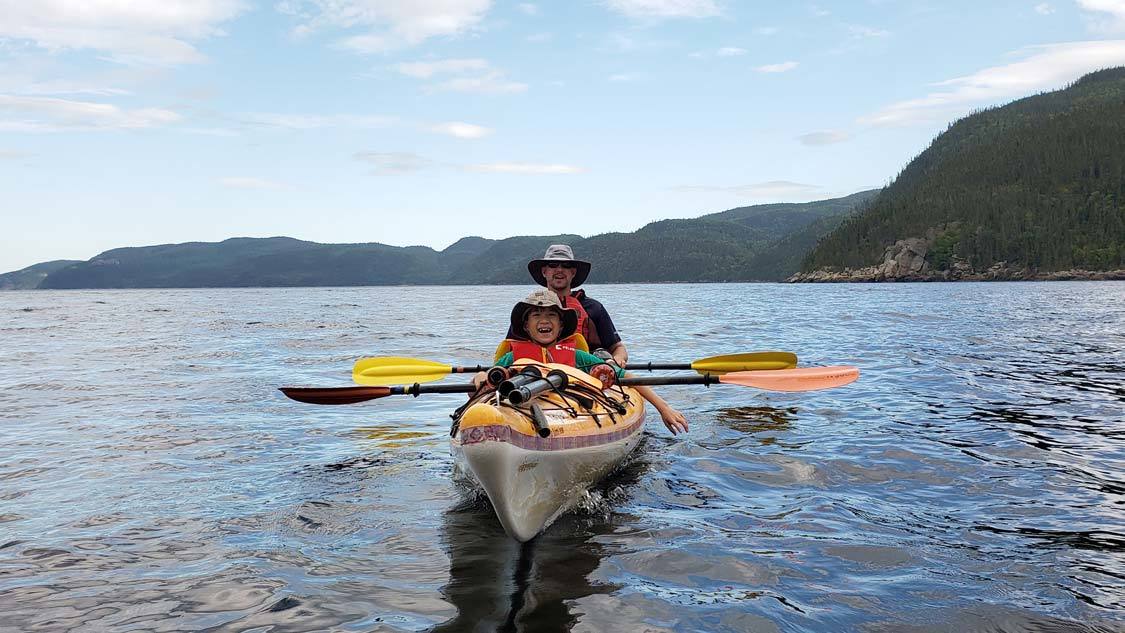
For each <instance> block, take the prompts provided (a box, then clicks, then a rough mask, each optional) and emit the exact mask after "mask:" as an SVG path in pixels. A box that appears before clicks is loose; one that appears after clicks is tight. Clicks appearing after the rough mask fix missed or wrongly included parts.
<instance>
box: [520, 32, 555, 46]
mask: <svg viewBox="0 0 1125 633" xmlns="http://www.w3.org/2000/svg"><path fill="white" fill-rule="evenodd" d="M554 37H555V36H554V35H552V34H550V33H546V32H544V33H532V34H531V35H528V36H527V37H526V38H524V39H526V40H527V41H528V42H531V43H532V44H542V43H543V42H550V41H551V40H552V39H554Z"/></svg>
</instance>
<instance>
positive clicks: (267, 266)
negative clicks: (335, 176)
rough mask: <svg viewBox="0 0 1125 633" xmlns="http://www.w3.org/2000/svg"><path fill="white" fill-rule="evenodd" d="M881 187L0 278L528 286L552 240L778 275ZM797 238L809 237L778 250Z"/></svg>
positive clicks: (719, 273) (47, 282) (179, 255)
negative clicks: (684, 215) (641, 216)
mask: <svg viewBox="0 0 1125 633" xmlns="http://www.w3.org/2000/svg"><path fill="white" fill-rule="evenodd" d="M875 193H876V191H875V190H872V191H864V192H860V193H857V194H853V195H851V196H847V197H844V198H835V199H831V200H821V201H816V202H808V203H800V204H775V205H757V206H751V207H741V208H738V209H731V210H729V211H724V212H722V213H719V214H713V215H710V216H704V217H702V218H695V219H687V220H663V221H660V222H653V223H652V224H649V225H647V226H645V227H643V228H641V229H639V230H637V231H634V232H632V233H606V234H603V235H595V236H593V237H589V238H583V237H580V236H578V235H548V236H521V237H513V238H508V239H504V240H489V239H484V238H480V237H467V238H463V239H461V240H459V241H458V242H457V243H455V244H453V245H452V246H450V247H448V248H446V249H445V250H443V251H435V250H433V249H431V248H428V247H424V246H411V247H406V248H400V247H396V246H388V245H385V244H376V243H369V244H317V243H315V242H305V241H301V240H296V239H292V238H288V237H274V238H234V239H229V240H225V241H223V242H192V243H185V244H166V245H161V246H146V247H136V248H119V249H114V250H111V251H106V252H104V253H102V254H100V255H98V256H97V257H94V258H93V259H91V260H90V261H87V262H77V263H68V264H67V265H65V266H62V267H59V268H58V269H57V270H53V271H52V272H50V274H48V275H46V278H45V279H44V278H43V277H42V275H40V276H39V277H38V278H34V277H30V276H28V275H26V274H17V273H9V274H8V275H0V284H3V282H4V279H5V278H10V279H13V280H15V279H16V278H17V277H18V278H19V279H34V280H35V281H36V283H37V284H38V287H40V288H199V287H220V286H227V287H247V286H368V285H425V284H521V283H528V276H527V268H526V266H527V262H528V261H529V260H531V259H534V258H536V257H541V256H542V255H543V252H544V251H545V250H546V248H547V246H548V245H549V244H556V243H566V244H570V245H571V246H572V247H573V248H574V251H575V253H576V254H577V255H578V256H579V257H581V258H583V259H587V260H588V261H591V262H593V264H594V271H593V274H592V275H591V277H590V281H591V282H594V283H607V282H663V281H681V282H691V281H777V280H780V279H783V278H784V277H786V276H788V275H790V274H792V273H795V272H796V271H797V266H798V263H799V261H800V256H801V255H803V254H804V252H805V251H807V249H808V248H810V247H811V246H812V244H813V243H814V242H815V238H818V237H820V236H821V235H823V234H824V232H826V231H827V230H829V229H830V228H831V224H825V223H824V221H825V220H833V219H836V218H839V217H840V216H841V214H846V213H849V212H850V211H852V210H853V209H854V208H855V206H856V205H857V204H860V203H862V202H863V201H866V200H869V199H871V197H872V196H874V195H875ZM797 234H800V235H802V236H804V237H803V238H802V239H801V240H797V241H795V242H786V243H787V244H788V245H789V246H788V247H787V248H785V249H783V250H778V249H777V245H778V244H780V243H782V242H783V241H784V240H786V239H787V238H790V236H793V235H797ZM810 236H813V237H810ZM794 245H796V246H794ZM794 248H800V249H801V250H799V251H797V250H794ZM40 280H41V281H40ZM13 283H14V281H13ZM12 287H18V286H12ZM25 287H26V286H25Z"/></svg>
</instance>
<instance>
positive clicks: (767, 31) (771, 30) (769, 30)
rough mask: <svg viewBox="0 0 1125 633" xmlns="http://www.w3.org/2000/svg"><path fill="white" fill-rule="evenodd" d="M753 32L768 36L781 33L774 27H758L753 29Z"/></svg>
mask: <svg viewBox="0 0 1125 633" xmlns="http://www.w3.org/2000/svg"><path fill="white" fill-rule="evenodd" d="M754 32H755V33H757V34H758V35H766V36H769V35H777V34H778V33H780V32H781V29H779V28H777V27H776V26H759V27H758V28H756V29H754Z"/></svg>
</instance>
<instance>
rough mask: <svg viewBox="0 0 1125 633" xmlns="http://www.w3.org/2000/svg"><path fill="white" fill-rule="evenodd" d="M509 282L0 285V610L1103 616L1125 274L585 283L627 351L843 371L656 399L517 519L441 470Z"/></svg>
mask: <svg viewBox="0 0 1125 633" xmlns="http://www.w3.org/2000/svg"><path fill="white" fill-rule="evenodd" d="M529 289H530V288H529V287H485V288H347V289H339V288H326V289H249V290H246V289H220V290H138V291H74V292H59V291H55V292H47V291H41V292H7V293H0V613H2V614H3V616H2V617H0V631H31V630H47V631H62V630H75V631H100V630H111V631H133V630H145V631H173V630H175V631H182V630H202V629H209V630H211V629H213V630H230V631H241V630H246V631H299V630H333V631H417V630H436V631H462V630H477V631H493V630H501V631H519V630H522V631H564V630H572V631H610V630H613V631H806V630H812V631H842V630H863V631H954V630H955V631H1021V630H1036V631H1045V630H1052V631H1125V608H1123V607H1122V605H1123V604H1125V426H1123V420H1125V284H1123V283H1115V282H1105V283H1051V284H1044V283H1013V284H1006V283H994V284H969V283H965V284H901V285H846V286H845V285H832V286H785V285H769V284H762V285H634V286H600V287H598V286H595V287H592V288H591V289H590V293H591V295H593V296H595V297H598V298H600V299H602V300H603V301H604V302H605V303H606V304H607V307H608V308H609V309H610V311H611V313H612V314H613V315H614V316H615V318H616V321H617V324H618V326H619V328H620V329H621V331H622V332H623V334H624V335H625V337H626V339H627V340H628V342H629V346H630V350H631V353H632V357H633V359H634V360H637V361H643V360H649V361H657V362H661V361H663V362H673V361H684V360H691V359H694V358H700V357H704V356H708V355H712V354H719V353H731V352H738V351H752V350H759V349H783V350H790V351H794V352H797V353H798V354H799V355H800V356H801V361H802V364H843V363H850V364H856V365H859V366H860V367H861V368H862V370H863V377H862V378H861V379H860V381H859V382H858V383H855V384H853V385H851V386H849V387H846V388H843V389H838V390H833V391H826V392H818V393H798V394H784V393H766V392H761V391H756V390H752V389H747V388H739V387H730V386H718V387H712V388H710V389H704V388H701V387H676V388H664V389H662V393H663V394H664V395H665V397H666V398H667V399H668V400H669V401H670V402H671V403H672V404H673V405H674V406H677V407H678V408H680V409H681V410H682V411H684V412H685V414H686V415H687V417H688V418H689V420H690V422H691V425H692V429H691V431H690V433H689V434H687V435H686V436H681V437H679V438H673V437H671V436H670V435H669V434H668V432H667V431H666V430H665V429H664V428H663V426H662V425H661V424H660V423H659V420H658V418H655V414H654V413H651V412H650V414H649V415H650V421H649V428H648V431H647V433H646V439H645V442H644V444H643V446H642V450H641V451H640V452H639V453H638V455H637V456H636V458H635V459H634V460H633V461H631V462H629V463H628V464H627V465H626V466H625V467H624V468H623V469H622V470H621V472H619V473H617V474H616V475H614V476H613V477H611V478H610V479H609V480H608V481H606V482H605V483H604V485H602V486H600V487H599V488H597V489H595V490H594V491H592V493H591V496H590V498H589V499H588V500H586V502H585V503H584V504H583V507H582V509H580V510H579V511H578V512H575V513H573V514H570V515H567V516H565V517H563V518H562V519H561V520H560V521H559V522H558V523H556V524H555V525H554V526H552V527H551V528H550V529H548V530H547V531H546V533H544V534H543V535H541V536H540V537H539V538H538V539H536V540H535V541H532V542H531V543H529V544H527V545H523V546H521V545H519V544H518V543H515V542H513V541H511V540H509V539H507V538H506V537H505V536H504V534H503V531H502V529H501V528H500V526H499V524H498V523H497V522H496V520H495V518H494V516H493V515H492V514H491V511H490V508H489V507H488V503H487V501H486V500H483V499H481V498H479V496H474V495H473V494H472V493H470V492H466V491H463V490H461V489H459V488H458V486H457V485H455V484H454V483H453V482H451V481H450V478H449V476H450V473H451V462H450V458H449V455H448V425H449V419H448V412H449V411H450V410H451V409H452V408H453V407H454V406H456V405H457V404H459V403H460V402H461V401H462V398H463V397H459V396H429V397H422V398H417V399H414V398H409V397H398V398H386V399H383V400H379V401H375V402H368V403H365V404H361V405H355V406H347V407H317V406H311V405H302V404H300V403H296V402H292V401H289V400H286V399H285V398H284V397H283V396H282V395H281V394H280V393H279V392H278V391H277V390H276V388H277V387H278V386H282V385H320V386H330V385H340V386H343V385H346V384H348V383H349V375H350V367H351V363H352V362H353V361H354V360H355V359H356V358H357V357H360V356H364V355H403V356H414V357H421V358H431V359H434V360H441V361H444V362H451V363H455V364H476V363H477V362H479V361H481V360H486V359H488V358H490V357H491V351H492V347H493V346H494V344H495V339H496V338H497V337H498V336H499V335H501V334H502V333H503V331H504V326H505V325H506V320H507V316H508V311H509V309H510V307H511V305H512V304H513V302H514V301H515V300H516V299H518V298H520V297H522V296H524V295H525V294H526V292H527V291H528V290H529Z"/></svg>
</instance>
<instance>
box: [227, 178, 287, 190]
mask: <svg viewBox="0 0 1125 633" xmlns="http://www.w3.org/2000/svg"><path fill="white" fill-rule="evenodd" d="M219 184H220V185H222V186H224V187H228V188H230V189H274V190H276V189H289V188H290V187H289V185H286V184H284V183H280V182H275V181H273V180H265V179H262V178H246V177H242V176H231V177H228V178H220V179H219Z"/></svg>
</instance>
